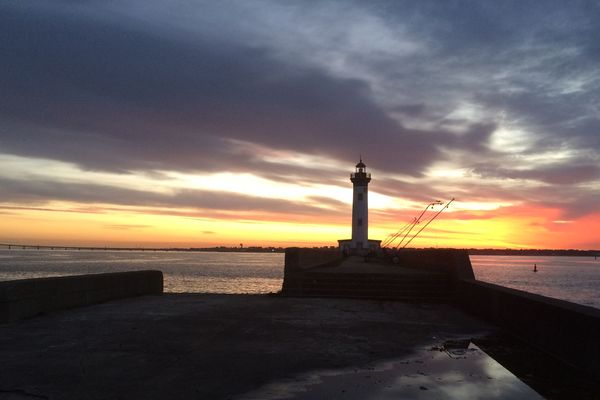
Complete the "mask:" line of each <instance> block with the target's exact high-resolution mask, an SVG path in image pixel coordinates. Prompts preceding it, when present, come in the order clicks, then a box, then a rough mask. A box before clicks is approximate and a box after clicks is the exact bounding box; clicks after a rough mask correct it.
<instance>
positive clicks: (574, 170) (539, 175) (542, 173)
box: [473, 165, 600, 185]
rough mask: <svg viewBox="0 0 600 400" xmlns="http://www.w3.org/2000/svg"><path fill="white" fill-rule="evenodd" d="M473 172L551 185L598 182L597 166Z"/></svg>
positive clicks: (497, 169)
mask: <svg viewBox="0 0 600 400" xmlns="http://www.w3.org/2000/svg"><path fill="white" fill-rule="evenodd" d="M473 172H474V173H476V174H479V175H481V176H483V177H484V178H490V177H492V178H504V179H531V180H536V181H540V182H544V183H549V184H553V185H576V184H579V183H585V182H596V181H598V180H600V166H599V165H554V166H550V167H539V168H536V169H527V170H518V169H510V168H489V167H488V166H481V167H478V168H475V169H474V170H473Z"/></svg>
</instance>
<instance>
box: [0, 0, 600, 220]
mask: <svg viewBox="0 0 600 400" xmlns="http://www.w3.org/2000/svg"><path fill="white" fill-rule="evenodd" d="M165 7H166V8H165ZM165 11H168V12H165ZM338 12H339V13H340V14H338ZM342 12H343V13H344V14H343V16H344V18H341V17H340V18H338V15H341V13H342ZM327 13H329V14H331V15H330V18H325V19H323V18H322V17H323V16H324V15H326V14H327ZM188 15H189V16H190V17H189V18H187V19H186V17H187V16H188ZM598 20H600V9H599V5H598V3H597V2H593V1H581V2H577V3H574V4H571V3H569V4H568V5H567V4H565V3H564V2H560V1H547V2H538V1H503V2H501V3H500V2H481V1H467V0H465V1H447V2H439V1H419V2H412V1H384V0H382V1H378V2H336V1H331V2H326V3H325V2H314V3H313V2H311V3H309V4H308V5H307V4H306V3H299V4H292V3H281V2H269V1H266V2H260V3H259V2H256V3H254V2H249V3H247V2H239V3H230V2H225V3H221V2H205V3H197V4H193V3H185V2H182V3H176V4H174V5H168V6H167V5H164V4H161V3H160V2H155V1H151V0H150V1H146V2H137V1H135V0H130V1H128V2H101V1H86V2H72V1H55V2H52V4H50V3H47V2H43V1H30V2H20V1H4V2H1V3H0V26H2V34H1V35H0V52H1V58H2V62H1V63H0V91H1V93H2V95H1V96H0V154H2V153H4V154H17V155H22V156H26V157H40V158H50V159H57V160H64V161H69V162H73V163H76V164H78V165H79V166H81V167H82V168H84V169H99V170H110V171H117V172H124V171H128V170H138V171H145V172H146V173H147V174H153V177H154V178H155V179H160V178H161V175H160V172H157V171H160V170H175V171H184V170H185V171H206V172H214V171H234V172H235V171H243V172H248V171H253V172H255V173H257V174H259V175H262V176H263V177H265V178H268V179H272V180H276V181H286V182H296V183H300V184H303V183H331V184H339V183H340V182H341V177H340V176H339V175H338V174H337V173H336V172H335V171H331V169H322V168H320V167H321V166H319V165H315V164H308V165H303V166H301V165H296V164H294V165H286V164H285V160H282V163H278V164H274V163H272V162H266V160H264V159H263V158H264V157H265V156H266V155H268V153H269V151H270V150H285V151H290V152H297V153H308V154H313V155H318V156H322V157H329V158H331V159H334V160H338V161H339V160H342V161H345V162H348V163H349V166H351V165H352V164H353V161H354V160H355V159H356V158H357V156H358V154H359V153H362V154H363V156H364V157H365V161H366V162H367V165H368V166H369V167H374V168H375V170H376V171H378V172H380V174H381V175H380V176H376V177H375V179H374V181H373V189H374V190H376V191H378V192H380V193H384V194H388V195H391V196H395V197H405V198H408V199H411V200H414V201H419V202H426V201H428V200H431V199H432V198H442V199H444V198H448V197H450V196H457V197H459V196H460V197H462V198H463V199H464V200H470V201H476V200H486V199H487V200H490V199H499V198H504V199H509V200H514V201H522V202H527V201H531V202H540V203H544V204H553V205H555V206H557V207H560V208H561V209H564V210H565V213H568V214H570V215H576V214H580V213H582V212H593V211H594V210H597V208H594V207H595V206H591V204H595V201H594V199H595V198H597V197H595V196H597V194H598V193H597V190H596V189H590V188H589V187H587V188H585V187H583V185H582V184H584V183H587V184H589V183H591V182H594V181H597V180H598V165H599V162H600V158H599V157H598V155H597V152H595V151H594V149H597V148H599V147H600V133H599V132H600V119H599V118H598V106H597V104H598V98H599V91H600V77H599V76H598V74H597V65H598V61H600V45H599V44H598V43H599V42H598V40H597V39H596V36H597V28H598V22H597V21H598ZM355 27H356V30H353V29H355ZM356 43H358V45H357V44H356ZM381 43H383V45H382V44H381ZM500 128H502V129H505V130H508V131H510V130H511V129H515V130H516V131H519V132H521V133H523V135H524V137H525V139H524V140H525V141H526V143H525V144H526V145H525V146H523V149H519V148H518V146H517V149H516V150H514V151H513V152H512V153H511V152H510V151H508V150H507V149H502V148H495V147H494V146H493V142H494V141H493V139H494V134H495V133H496V132H497V131H498V129H500ZM252 146H255V147H252ZM509 147H510V146H509ZM558 151H561V152H567V153H569V154H570V155H571V157H570V159H569V161H561V163H560V164H551V163H548V164H547V165H548V166H544V167H535V166H534V165H532V164H531V163H529V162H528V157H531V156H533V155H536V156H539V155H540V154H543V153H549V154H552V153H553V152H558ZM515 160H519V161H518V162H517V161H515ZM439 161H446V162H453V163H455V165H456V166H457V167H463V168H470V169H472V170H473V175H472V176H471V178H473V179H472V180H475V179H478V181H477V182H472V181H469V184H468V185H466V184H464V183H462V184H459V183H458V182H456V183H455V182H452V181H451V180H447V181H445V182H440V181H435V180H427V179H423V180H422V181H421V182H422V183H412V182H413V181H412V180H411V181H410V182H411V183H408V182H405V181H402V180H398V179H391V178H388V177H387V175H388V174H389V173H393V174H394V175H396V176H397V175H400V176H406V175H411V176H412V177H413V178H414V177H420V178H423V173H424V171H426V170H427V168H428V167H431V166H432V165H434V164H435V163H436V162H439ZM517 164H518V165H517ZM342 172H343V171H342ZM163 177H164V176H163ZM491 178H493V179H499V180H503V179H506V180H516V181H523V187H522V188H520V189H519V190H514V188H513V186H514V185H513V186H510V185H507V186H506V187H504V186H498V185H496V184H495V183H493V182H487V180H488V179H491ZM526 181H534V182H538V183H541V184H540V185H534V186H528V185H527V183H526ZM0 185H2V190H3V192H2V196H3V198H4V200H6V201H23V202H29V203H34V202H39V203H40V204H43V203H44V202H45V201H47V200H49V199H64V200H67V199H68V200H73V201H80V202H82V203H94V202H106V203H114V202H115V201H116V200H115V199H119V200H118V202H119V204H123V205H125V204H131V205H149V206H158V205H168V206H170V207H171V206H172V207H175V206H183V207H203V208H207V209H214V210H217V209H219V210H226V209H230V210H261V211H267V210H274V211H276V212H282V213H283V212H285V211H286V210H290V212H298V213H308V214H310V213H321V212H322V210H321V209H317V208H311V207H310V206H301V205H298V204H291V203H290V202H285V201H279V200H272V201H271V202H269V201H268V200H267V199H257V198H252V197H244V196H239V195H231V196H229V195H224V194H222V193H211V192H208V191H206V192H202V193H201V192H198V191H180V192H178V193H177V194H176V195H173V196H166V195H157V194H155V193H145V192H144V193H141V192H140V193H138V192H135V191H131V190H125V189H119V188H115V187H109V186H98V185H64V184H60V183H55V182H49V181H48V182H44V181H30V182H18V181H9V180H4V181H2V182H1V183H0ZM452 185H453V186H454V187H453V189H452V193H446V191H447V188H448V187H449V186H452ZM577 185H579V186H577ZM58 188H60V190H58ZM567 190H568V196H566V195H565V191H567ZM10 196H12V200H11V197H10ZM313 200H318V201H322V202H324V200H323V199H313ZM326 203H327V205H329V206H331V207H333V208H335V207H336V203H335V201H330V202H326ZM327 212H331V210H329V211H327Z"/></svg>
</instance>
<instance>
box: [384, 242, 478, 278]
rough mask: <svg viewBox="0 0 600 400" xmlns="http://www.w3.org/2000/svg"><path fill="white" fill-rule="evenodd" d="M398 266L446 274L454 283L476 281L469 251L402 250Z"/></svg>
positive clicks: (396, 255)
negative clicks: (463, 280)
mask: <svg viewBox="0 0 600 400" xmlns="http://www.w3.org/2000/svg"><path fill="white" fill-rule="evenodd" d="M395 257H396V258H397V261H398V265H401V266H404V267H410V268H421V269H427V270H430V271H436V272H443V273H446V274H447V275H448V276H449V278H450V279H451V280H452V281H456V280H458V279H475V275H474V274H473V268H472V266H471V259H470V258H469V253H468V251H467V250H461V249H402V250H400V251H399V252H398V253H397V254H395Z"/></svg>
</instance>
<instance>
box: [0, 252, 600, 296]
mask: <svg viewBox="0 0 600 400" xmlns="http://www.w3.org/2000/svg"><path fill="white" fill-rule="evenodd" d="M283 261H284V255H283V254H281V253H274V254H273V253H211V252H176V251H156V252H154V251H103V250H94V251H88V250H80V251H77V250H14V249H13V250H8V249H0V281H1V280H13V279H25V278H39V277H47V276H64V275H77V274H90V273H100V272H118V271H134V270H140V269H159V270H161V271H163V272H164V277H165V291H167V292H204V293H269V292H277V291H278V290H280V289H281V283H282V279H283ZM471 263H472V264H473V270H474V272H475V277H476V278H477V279H479V280H482V281H486V282H491V283H496V284H499V285H502V286H508V287H512V288H515V289H521V290H525V291H528V292H532V293H537V294H541V295H544V296H548V297H555V298H558V299H563V300H568V301H572V302H575V303H579V304H583V305H588V306H593V307H596V308H600V260H594V258H593V257H517V256H471ZM534 264H537V266H538V272H533V265H534Z"/></svg>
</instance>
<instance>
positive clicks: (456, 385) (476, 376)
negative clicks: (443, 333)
mask: <svg viewBox="0 0 600 400" xmlns="http://www.w3.org/2000/svg"><path fill="white" fill-rule="evenodd" d="M466 342H467V344H466V347H464V348H462V347H461V348H444V346H440V347H434V348H432V349H430V350H420V351H417V352H416V354H413V355H412V356H410V357H405V358H400V359H395V360H388V361H380V362H377V363H374V364H371V365H367V366H363V367H361V368H348V369H338V370H321V371H313V372H312V373H308V374H303V375H301V376H297V377H295V378H294V379H287V380H283V381H279V382H272V383H270V384H267V385H265V386H264V387H262V388H260V389H258V390H256V391H254V392H251V393H247V394H244V395H242V396H241V397H239V398H238V400H283V399H293V400H311V399H338V398H339V399H347V400H368V399H372V400H392V399H419V400H420V399H423V400H425V399H439V400H447V399H470V400H476V399H482V400H483V399H497V400H499V399H506V400H535V399H543V397H542V396H540V395H539V394H538V393H536V392H535V391H534V390H533V389H531V388H530V387H529V386H527V385H526V384H525V383H523V382H522V381H520V380H519V379H518V378H517V377H516V376H514V375H513V374H512V373H510V372H509V371H508V370H507V369H506V368H504V367H503V366H502V365H500V364H499V363H497V362H496V361H495V360H494V359H493V358H491V357H489V356H488V355H487V354H486V353H485V352H483V351H482V350H481V349H480V348H478V347H477V346H476V345H474V344H473V343H470V341H468V340H467V341H466Z"/></svg>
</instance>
